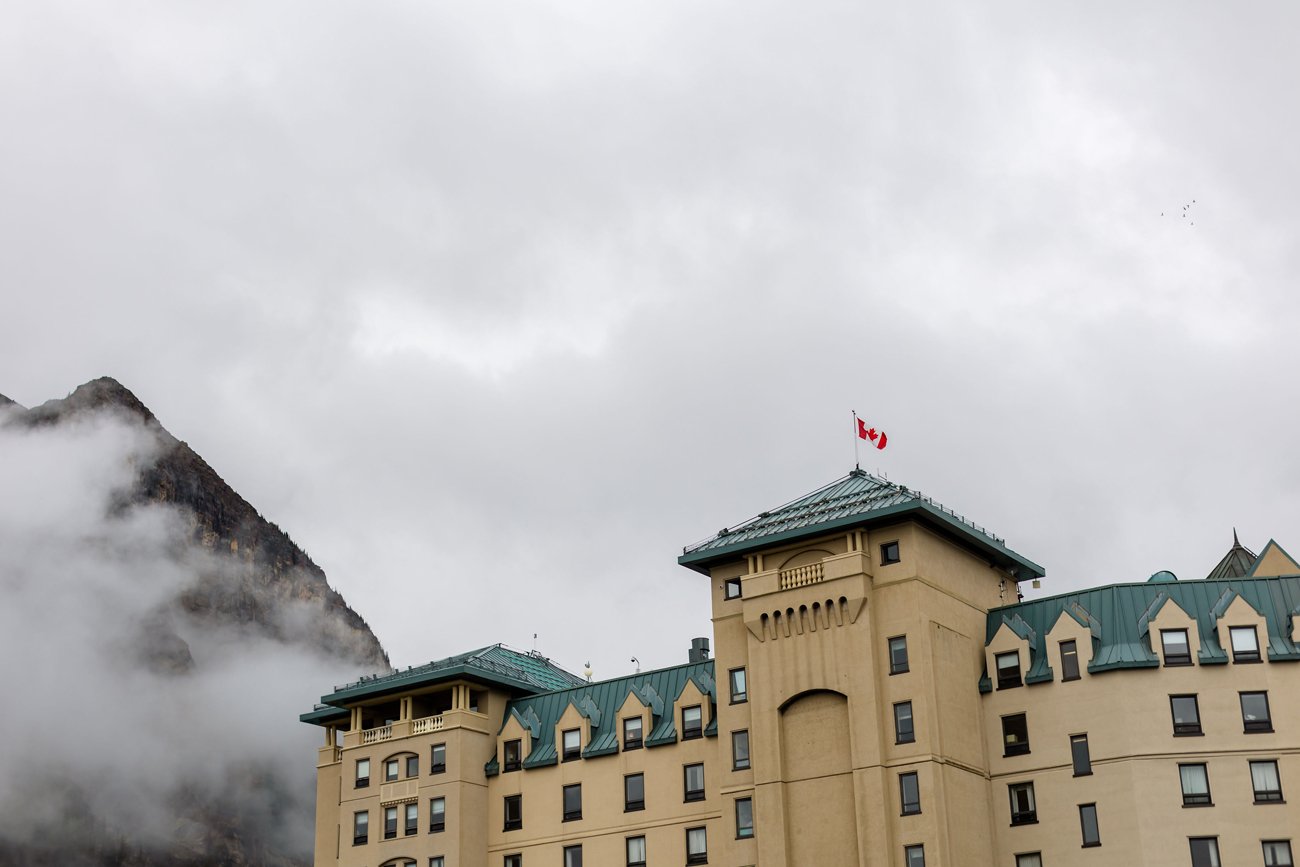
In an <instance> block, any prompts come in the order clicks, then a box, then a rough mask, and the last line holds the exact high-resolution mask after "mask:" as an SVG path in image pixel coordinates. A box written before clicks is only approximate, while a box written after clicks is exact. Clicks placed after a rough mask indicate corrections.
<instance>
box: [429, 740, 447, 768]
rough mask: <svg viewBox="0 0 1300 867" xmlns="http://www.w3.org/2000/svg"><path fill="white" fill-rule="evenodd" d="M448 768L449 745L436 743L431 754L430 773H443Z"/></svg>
mask: <svg viewBox="0 0 1300 867" xmlns="http://www.w3.org/2000/svg"><path fill="white" fill-rule="evenodd" d="M446 770H447V745H446V744H434V745H433V749H432V750H431V751H430V756H429V773H431V774H441V773H444V772H445V771H446Z"/></svg>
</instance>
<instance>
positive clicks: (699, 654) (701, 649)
mask: <svg viewBox="0 0 1300 867" xmlns="http://www.w3.org/2000/svg"><path fill="white" fill-rule="evenodd" d="M687 659H688V660H689V661H690V662H707V661H708V659H709V639H707V638H692V639H691V652H690V655H689V656H688V657H687Z"/></svg>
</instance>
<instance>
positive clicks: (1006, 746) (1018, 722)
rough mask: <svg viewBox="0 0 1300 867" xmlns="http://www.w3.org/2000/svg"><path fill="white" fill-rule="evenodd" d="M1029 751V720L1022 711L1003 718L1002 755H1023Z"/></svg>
mask: <svg viewBox="0 0 1300 867" xmlns="http://www.w3.org/2000/svg"><path fill="white" fill-rule="evenodd" d="M1027 752H1029V722H1028V721H1027V720H1026V719H1025V715H1024V714H1022V713H1017V714H1012V715H1011V716H1004V717H1003V718H1002V755H1004V756H1023V755H1024V754H1025V753H1027Z"/></svg>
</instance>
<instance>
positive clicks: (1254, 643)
mask: <svg viewBox="0 0 1300 867" xmlns="http://www.w3.org/2000/svg"><path fill="white" fill-rule="evenodd" d="M1228 637H1229V638H1230V639H1231V641H1232V661H1233V662H1259V661H1260V658H1259V635H1258V633H1256V632H1255V627H1253V626H1232V627H1229V628H1228Z"/></svg>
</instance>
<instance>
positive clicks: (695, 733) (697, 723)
mask: <svg viewBox="0 0 1300 867" xmlns="http://www.w3.org/2000/svg"><path fill="white" fill-rule="evenodd" d="M703 734H704V712H703V710H702V709H701V707H700V705H698V704H697V705H692V706H691V707H684V708H682V740H684V741H688V740H690V739H691V738H698V737H701V736H702V735H703Z"/></svg>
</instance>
